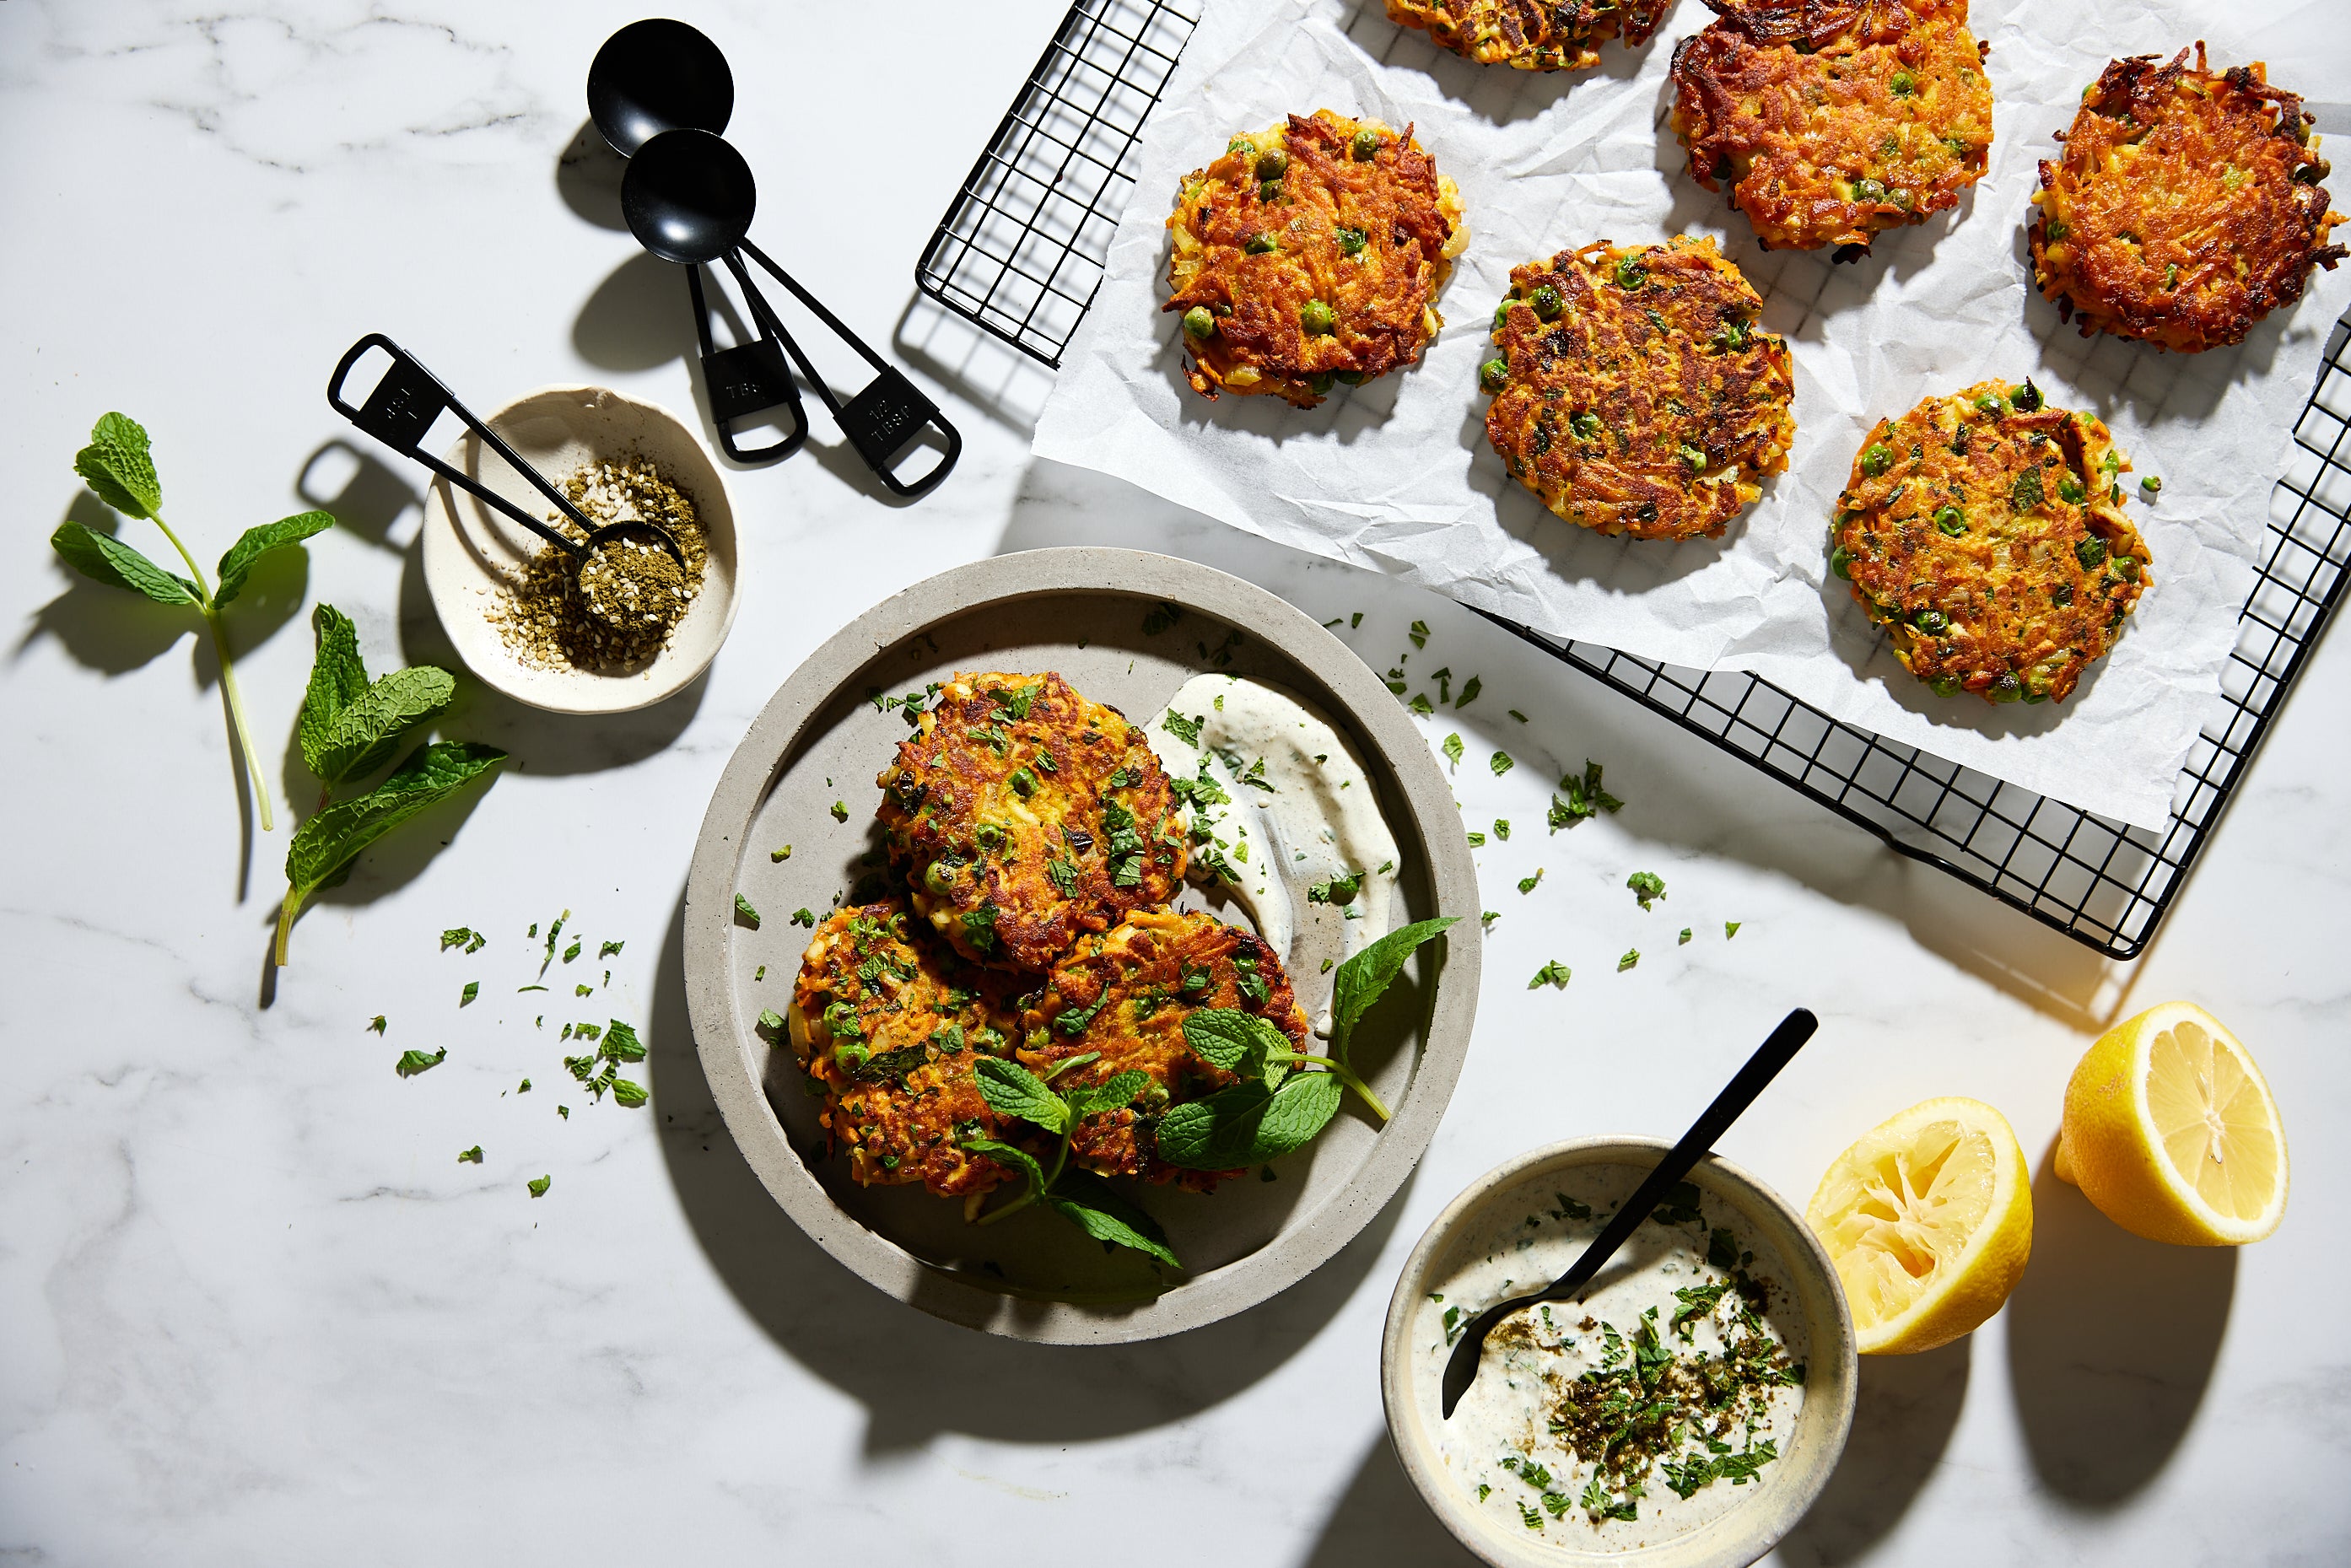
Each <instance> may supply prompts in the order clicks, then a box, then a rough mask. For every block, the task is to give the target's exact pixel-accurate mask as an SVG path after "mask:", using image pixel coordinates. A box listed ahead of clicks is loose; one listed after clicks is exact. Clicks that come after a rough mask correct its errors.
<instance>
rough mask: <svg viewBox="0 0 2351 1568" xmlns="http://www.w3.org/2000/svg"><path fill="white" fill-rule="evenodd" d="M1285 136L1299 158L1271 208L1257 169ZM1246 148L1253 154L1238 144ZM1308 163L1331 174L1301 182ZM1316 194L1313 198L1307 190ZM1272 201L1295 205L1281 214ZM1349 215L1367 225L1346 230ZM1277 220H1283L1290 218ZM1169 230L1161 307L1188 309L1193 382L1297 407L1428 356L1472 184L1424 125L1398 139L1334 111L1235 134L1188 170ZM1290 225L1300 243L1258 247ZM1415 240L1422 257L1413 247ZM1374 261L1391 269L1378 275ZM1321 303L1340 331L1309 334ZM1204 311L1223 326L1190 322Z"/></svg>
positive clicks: (1289, 237)
mask: <svg viewBox="0 0 2351 1568" xmlns="http://www.w3.org/2000/svg"><path fill="white" fill-rule="evenodd" d="M1359 131H1371V132H1373V133H1374V135H1376V136H1377V137H1378V138H1379V141H1380V146H1379V151H1378V152H1377V153H1376V154H1375V155H1374V157H1373V158H1372V159H1371V160H1370V161H1369V168H1370V171H1371V172H1372V175H1373V176H1374V181H1373V183H1370V184H1368V185H1367V186H1365V187H1364V189H1363V190H1361V191H1358V190H1357V189H1356V187H1355V184H1354V182H1353V180H1352V179H1343V178H1342V176H1343V175H1348V174H1352V172H1353V171H1354V170H1355V168H1356V167H1357V166H1358V165H1359V164H1360V163H1362V162H1363V161H1361V160H1358V159H1356V158H1354V156H1353V152H1352V151H1351V148H1352V145H1353V140H1354V138H1355V135H1356V133H1357V132H1359ZM1276 142H1278V143H1279V144H1280V148H1281V151H1282V152H1283V154H1284V156H1285V157H1287V158H1288V159H1289V160H1290V162H1289V165H1288V167H1287V169H1286V170H1285V171H1284V172H1283V173H1282V175H1281V177H1280V179H1279V180H1277V181H1273V182H1270V183H1272V184H1277V185H1280V186H1281V187H1282V193H1281V195H1280V198H1279V199H1278V200H1277V201H1276V202H1275V203H1273V204H1268V203H1267V202H1266V201H1265V200H1264V198H1263V193H1264V188H1265V185H1266V182H1260V181H1259V180H1258V179H1257V178H1256V174H1255V162H1256V160H1257V159H1258V158H1259V156H1260V155H1261V154H1262V153H1264V152H1270V150H1271V149H1270V146H1269V143H1276ZM1244 145H1246V146H1247V147H1248V148H1249V151H1248V152H1241V151H1239V150H1238V149H1240V148H1241V147H1242V146H1244ZM1301 167H1302V168H1303V169H1304V170H1305V171H1306V172H1309V173H1313V174H1316V175H1317V176H1318V177H1317V178H1316V179H1315V180H1314V181H1313V182H1312V183H1311V185H1308V184H1304V183H1301V184H1299V185H1296V186H1294V187H1293V186H1292V185H1291V183H1290V182H1291V180H1292V178H1293V176H1295V175H1296V174H1297V173H1298V172H1299V171H1300V170H1301ZM1342 185H1343V186H1344V187H1345V188H1346V190H1347V191H1348V193H1349V194H1350V195H1351V196H1352V197H1355V198H1357V200H1356V201H1355V202H1353V204H1351V207H1350V210H1348V211H1347V212H1345V213H1343V214H1342V213H1341V211H1340V204H1339V201H1338V198H1337V196H1336V195H1335V194H1333V192H1334V191H1336V190H1337V189H1339V188H1340V187H1341V186H1342ZM1310 190H1311V193H1312V195H1311V199H1310V200H1308V201H1307V202H1306V203H1305V204H1303V207H1301V202H1300V200H1299V193H1301V192H1306V191H1310ZM1228 198H1229V199H1228ZM1269 205H1270V206H1272V207H1274V208H1288V209H1290V211H1289V213H1288V214H1287V215H1284V214H1281V213H1280V212H1279V211H1277V212H1274V213H1272V214H1270V216H1269V215H1267V214H1268V209H1269ZM1357 207H1360V208H1362V209H1363V210H1354V209H1355V208H1357ZM1220 209H1222V215H1220ZM1340 216H1346V217H1351V218H1355V219H1357V220H1359V223H1358V224H1353V225H1341V224H1339V223H1338V222H1337V219H1338V218H1339V217H1340ZM1326 217H1327V218H1328V220H1329V221H1327V222H1326V221H1324V220H1325V219H1326ZM1272 218H1280V223H1279V225H1274V224H1273V223H1272V222H1271V219H1272ZM1343 227H1344V228H1347V229H1350V230H1353V231H1354V232H1358V233H1361V234H1362V235H1364V238H1365V241H1366V243H1365V244H1364V246H1363V247H1362V249H1361V250H1360V251H1359V252H1358V253H1357V254H1356V255H1355V256H1353V257H1350V256H1348V255H1347V254H1346V253H1345V251H1344V249H1343V242H1342V237H1341V229H1342V228H1343ZM1167 229H1168V232H1169V235H1170V241H1171V243H1170V247H1169V251H1168V256H1167V287H1168V295H1169V298H1168V299H1167V301H1166V303H1165V304H1164V305H1162V306H1161V307H1160V308H1161V310H1162V311H1163V312H1166V311H1173V312H1175V313H1177V315H1178V326H1177V334H1176V335H1177V337H1178V339H1179V340H1181V342H1182V344H1183V347H1184V350H1185V353H1186V358H1187V359H1188V361H1189V368H1188V369H1187V370H1186V372H1185V375H1186V381H1188V382H1190V383H1191V386H1192V390H1193V391H1194V392H1197V393H1199V394H1200V396H1202V397H1204V398H1207V399H1209V400H1211V401H1214V400H1215V398H1216V397H1217V393H1218V392H1232V393H1234V394H1236V395H1238V396H1254V395H1259V394H1264V393H1271V394H1273V395H1276V396H1279V397H1280V398H1282V399H1283V400H1284V401H1285V402H1289V403H1290V404H1291V405H1292V406H1294V407H1298V408H1312V407H1315V406H1316V405H1318V404H1319V403H1321V402H1322V399H1323V397H1324V396H1325V395H1326V394H1327V393H1328V392H1330V390H1331V387H1332V383H1333V382H1334V381H1335V380H1336V378H1338V377H1339V376H1341V375H1344V376H1346V377H1348V378H1349V379H1350V382H1352V383H1356V384H1360V383H1361V382H1366V381H1371V380H1374V379H1376V378H1377V377H1379V376H1382V375H1384V374H1386V373H1387V372H1388V371H1391V370H1394V369H1395V368H1397V367H1398V366H1401V365H1408V364H1413V363H1415V362H1416V361H1418V360H1419V358H1420V351H1421V350H1422V349H1423V348H1424V347H1426V344H1427V342H1428V340H1430V339H1431V338H1434V337H1435V336H1436V335H1437V329H1439V328H1441V327H1442V326H1443V325H1444V324H1445V319H1444V317H1442V316H1441V315H1439V314H1438V313H1437V306H1436V299H1437V294H1438V293H1439V292H1440V291H1441V290H1442V289H1443V288H1444V287H1445V282H1446V279H1447V277H1450V276H1451V274H1452V269H1453V260H1454V258H1455V257H1456V256H1459V255H1460V254H1461V252H1462V251H1463V250H1464V249H1466V248H1467V247H1468V243H1469V230H1468V225H1467V223H1466V222H1465V221H1464V217H1463V213H1462V208H1461V193H1460V192H1459V190H1458V188H1457V187H1456V186H1455V185H1454V183H1453V182H1452V180H1450V179H1449V178H1447V177H1446V176H1445V175H1443V174H1441V173H1439V172H1437V163H1436V160H1434V159H1433V158H1431V157H1430V156H1429V155H1428V152H1427V151H1426V149H1424V148H1423V147H1422V146H1421V145H1420V143H1419V142H1418V141H1416V140H1415V139H1414V137H1413V128H1412V127H1411V126H1409V125H1407V126H1406V127H1405V129H1404V131H1403V132H1402V133H1401V134H1399V133H1398V132H1396V131H1394V130H1392V129H1390V128H1389V127H1388V126H1386V125H1384V124H1383V123H1382V122H1380V121H1378V120H1351V119H1349V118H1347V117H1346V116H1344V115H1342V114H1339V113H1337V112H1335V111H1334V110H1328V109H1320V110H1315V111H1314V112H1313V113H1312V114H1311V115H1296V114H1293V115H1291V116H1290V117H1289V119H1288V120H1287V121H1286V122H1285V123H1283V124H1279V125H1273V126H1270V127H1268V128H1267V129H1266V130H1264V131H1255V132H1247V133H1244V134H1242V135H1239V136H1237V137H1235V138H1234V139H1233V141H1232V142H1231V143H1230V144H1229V145H1228V147H1227V150H1226V151H1225V152H1224V153H1223V155H1222V156H1220V157H1218V158H1217V159H1216V160H1215V161H1214V162H1211V163H1209V164H1208V166H1207V168H1205V169H1195V170H1194V171H1192V172H1191V173H1190V174H1188V175H1186V177H1185V179H1184V183H1182V184H1181V185H1180V186H1179V187H1178V188H1177V193H1176V200H1175V210H1174V212H1172V213H1171V214H1169V215H1168V219H1167ZM1277 229H1278V232H1279V234H1280V236H1281V241H1282V242H1290V243H1280V242H1278V243H1277V246H1276V248H1274V249H1273V250H1270V251H1268V252H1265V253H1262V254H1259V255H1250V254H1249V252H1248V249H1247V246H1248V244H1249V241H1250V239H1251V237H1252V236H1259V235H1267V234H1270V233H1274V232H1276V231H1277ZM1227 230H1229V231H1230V232H1229V233H1228V232H1226V231H1227ZM1244 230H1246V231H1247V232H1246V233H1244V232H1243V231H1244ZM1383 234H1384V238H1383ZM1406 247H1410V248H1411V249H1412V250H1413V251H1415V252H1416V255H1414V256H1406V255H1405V249H1406ZM1374 265H1376V267H1377V269H1378V270H1377V271H1376V272H1370V271H1369V269H1370V268H1371V267H1373V266H1374ZM1399 267H1401V268H1402V270H1401V271H1399V270H1398V268H1399ZM1343 268H1344V269H1345V270H1344V271H1342V269H1343ZM1367 272H1368V274H1369V275H1368V278H1367V277H1366V274H1367ZM1348 285H1364V287H1352V288H1351V287H1347V286H1348ZM1293 296H1294V298H1293ZM1318 300H1319V301H1321V302H1322V303H1323V304H1324V305H1327V306H1330V307H1331V308H1332V330H1331V331H1329V332H1324V333H1315V334H1309V333H1308V332H1306V330H1305V329H1304V327H1303V325H1302V320H1301V314H1302V312H1303V310H1304V308H1305V306H1306V305H1307V304H1309V303H1311V302H1314V301H1318ZM1194 308H1200V309H1204V310H1207V312H1208V313H1209V317H1210V319H1211V321H1212V323H1213V328H1214V329H1213V330H1212V331H1211V332H1210V333H1209V334H1208V335H1207V337H1205V338H1198V337H1195V336H1193V335H1192V333H1191V332H1190V331H1189V330H1188V329H1186V328H1185V327H1184V326H1183V325H1182V322H1183V320H1184V319H1188V317H1189V313H1190V311H1191V310H1193V309H1194Z"/></svg>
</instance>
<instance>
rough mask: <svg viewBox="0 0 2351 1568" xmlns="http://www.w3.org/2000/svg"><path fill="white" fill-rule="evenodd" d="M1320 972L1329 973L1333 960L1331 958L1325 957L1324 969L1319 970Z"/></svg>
mask: <svg viewBox="0 0 2351 1568" xmlns="http://www.w3.org/2000/svg"><path fill="white" fill-rule="evenodd" d="M1318 972H1319V973H1321V974H1325V975H1327V974H1329V973H1330V972H1331V960H1330V959H1328V958H1325V959H1323V960H1322V969H1321V970H1320V971H1318Z"/></svg>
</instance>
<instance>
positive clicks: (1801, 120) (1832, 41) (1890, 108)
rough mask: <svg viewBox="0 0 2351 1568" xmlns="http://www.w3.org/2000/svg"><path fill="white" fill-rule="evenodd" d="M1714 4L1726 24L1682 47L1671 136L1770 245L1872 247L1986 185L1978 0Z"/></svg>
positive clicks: (1987, 110)
mask: <svg viewBox="0 0 2351 1568" xmlns="http://www.w3.org/2000/svg"><path fill="white" fill-rule="evenodd" d="M1707 4H1708V5H1709V6H1710V7H1712V8H1713V10H1715V11H1716V12H1717V13H1718V14H1719V15H1718V17H1717V19H1716V20H1715V21H1714V22H1712V23H1711V24H1709V25H1708V26H1707V28H1706V30H1705V31H1704V32H1701V33H1696V34H1693V35H1692V36H1690V37H1687V38H1685V39H1683V40H1682V42H1681V44H1680V46H1679V47H1677V48H1676V49H1675V51H1674V67H1673V77H1674V89H1675V90H1674V111H1673V126H1674V132H1675V134H1676V135H1677V136H1678V137H1680V138H1681V142H1682V145H1683V146H1684V147H1686V148H1687V149H1688V150H1689V172H1690V177H1691V178H1692V179H1694V180H1696V181H1697V182H1698V183H1699V184H1701V185H1704V186H1705V187H1706V188H1707V189H1708V190H1709V191H1713V190H1719V189H1721V186H1722V183H1723V182H1726V181H1727V182H1729V185H1730V202H1731V204H1732V205H1733V206H1735V207H1737V208H1738V209H1739V210H1740V212H1743V213H1745V214H1747V216H1748V220H1749V221H1750V222H1751V223H1752V224H1753V225H1755V233H1756V236H1757V237H1758V238H1759V239H1761V241H1762V242H1763V244H1764V246H1766V247H1767V248H1768V247H1771V246H1783V247H1789V248H1793V249H1801V250H1813V249H1817V248H1818V247H1820V246H1830V245H1833V246H1860V247H1863V248H1866V247H1867V246H1868V245H1869V243H1870V241H1871V240H1872V239H1874V238H1876V236H1877V235H1880V234H1882V233H1884V232H1885V231H1886V230H1887V229H1891V228H1899V227H1900V226H1902V225H1904V224H1916V223H1923V222H1925V221H1926V219H1927V215H1928V214H1929V213H1938V212H1941V211H1943V210H1944V209H1945V208H1947V207H1949V206H1953V205H1955V204H1957V203H1958V202H1959V193H1961V192H1962V191H1964V190H1966V189H1967V188H1968V187H1969V186H1970V185H1972V184H1974V183H1976V182H1977V181H1978V180H1980V179H1981V178H1983V173H1984V167H1985V162H1986V158H1987V155H1988V153H1989V152H1990V150H1991V82H1990V81H1989V80H1988V79H1987V78H1985V76H1984V72H1983V50H1984V47H1983V46H1982V45H1980V44H1979V43H1977V42H1976V40H1975V37H1974V36H1973V35H1972V34H1970V32H1969V31H1968V6H1967V0H1844V3H1839V0H1707Z"/></svg>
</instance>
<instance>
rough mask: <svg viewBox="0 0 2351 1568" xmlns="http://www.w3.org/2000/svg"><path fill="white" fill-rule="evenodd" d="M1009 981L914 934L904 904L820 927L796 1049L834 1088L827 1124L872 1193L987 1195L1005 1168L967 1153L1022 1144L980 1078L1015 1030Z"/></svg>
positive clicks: (805, 971) (812, 1072)
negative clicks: (911, 1187)
mask: <svg viewBox="0 0 2351 1568" xmlns="http://www.w3.org/2000/svg"><path fill="white" fill-rule="evenodd" d="M1007 984H1008V981H1007V979H1006V977H1003V976H1001V975H998V974H994V973H991V972H988V971H986V970H982V969H978V968H975V967H972V966H969V965H967V964H965V963H964V962H962V961H961V960H960V959H958V958H956V956H955V955H954V954H952V953H949V952H946V951H945V950H944V949H942V948H940V947H939V946H936V945H935V944H934V943H932V942H930V941H929V940H927V939H925V938H924V937H922V936H919V935H917V934H916V933H915V932H914V931H913V930H910V929H909V921H908V918H907V914H906V908H905V905H904V904H899V903H897V902H896V901H894V900H892V901H887V902H883V903H880V904H866V905H864V906H863V907H862V908H850V909H843V910H841V911H839V912H837V913H835V914H834V915H832V916H831V918H830V919H828V920H827V921H825V923H824V924H823V925H820V926H818V927H817V930H816V935H815V936H812V937H810V939H809V945H808V950H807V952H806V953H805V954H804V955H803V956H802V957H801V960H800V972H799V979H798V980H797V981H795V982H794V983H793V986H792V1008H791V1013H790V1016H789V1019H787V1027H788V1029H789V1034H790V1040H791V1047H792V1052H793V1054H794V1055H796V1056H798V1057H799V1062H800V1066H801V1068H802V1069H803V1070H805V1071H807V1073H808V1075H809V1076H810V1078H812V1079H814V1080H815V1081H816V1082H818V1083H820V1084H821V1085H823V1087H824V1090H825V1109H824V1112H823V1115H822V1121H823V1123H824V1125H825V1126H826V1128H827V1129H829V1130H830V1131H831V1134H832V1137H833V1142H834V1143H835V1144H836V1145H845V1146H846V1147H847V1149H848V1151H849V1171H850V1175H851V1176H852V1177H854V1178H855V1179H856V1180H857V1182H858V1183H859V1184H860V1185H862V1186H899V1185H902V1184H908V1183H913V1182H920V1183H922V1184H923V1185H924V1186H925V1187H928V1188H929V1189H930V1190H931V1191H932V1192H934V1193H936V1194H937V1195H938V1196H939V1197H970V1196H974V1195H977V1194H979V1193H984V1192H987V1191H988V1190H990V1189H991V1188H993V1187H994V1186H996V1185H997V1184H998V1183H999V1182H1001V1181H1003V1180H1004V1179H1005V1177H1006V1176H1007V1174H1008V1173H1007V1172H1006V1171H1005V1170H1004V1168H1003V1167H1002V1166H998V1165H997V1164H996V1163H995V1162H994V1161H992V1160H989V1159H987V1158H986V1157H984V1156H982V1155H974V1154H968V1153H966V1152H965V1151H964V1149H963V1148H962V1147H961V1146H960V1145H961V1144H962V1143H963V1141H964V1140H966V1139H967V1138H973V1137H987V1138H1007V1137H1008V1136H1010V1137H1017V1136H1019V1133H1018V1130H1017V1128H1008V1126H1007V1124H1004V1123H1002V1122H1001V1121H1000V1120H999V1119H998V1116H997V1114H996V1113H995V1112H994V1111H991V1110H990V1109H988V1106H987V1101H985V1100H983V1099H982V1098H981V1097H980V1093H979V1086H978V1085H977V1083H975V1082H973V1080H972V1071H971V1064H972V1061H973V1060H974V1059H975V1058H976V1057H977V1056H978V1055H980V1054H982V1053H987V1052H993V1053H996V1054H999V1055H1000V1054H1002V1053H1003V1052H1004V1051H1006V1050H1007V1049H1008V1046H1009V1043H1010V1040H1011V1034H1010V1031H1011V1030H1012V1029H1013V1028H1014V1027H1015V1024H1014V1020H1013V1018H1012V1015H1011V1013H1010V1011H1009V1010H1008V1009H1007V1008H1006V1007H1005V1004H1004V993H1005V989H1006V987H1007Z"/></svg>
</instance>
